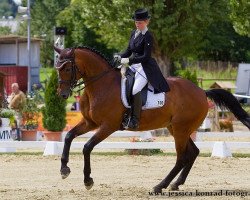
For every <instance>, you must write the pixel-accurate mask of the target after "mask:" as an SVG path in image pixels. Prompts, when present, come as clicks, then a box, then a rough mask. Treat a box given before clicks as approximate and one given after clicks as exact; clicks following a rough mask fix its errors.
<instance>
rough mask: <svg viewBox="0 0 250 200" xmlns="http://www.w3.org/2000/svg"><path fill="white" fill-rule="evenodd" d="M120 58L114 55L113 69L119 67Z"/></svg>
mask: <svg viewBox="0 0 250 200" xmlns="http://www.w3.org/2000/svg"><path fill="white" fill-rule="evenodd" d="M121 59H122V58H121V56H120V55H119V54H115V55H114V58H113V65H114V67H115V68H118V66H119V65H121Z"/></svg>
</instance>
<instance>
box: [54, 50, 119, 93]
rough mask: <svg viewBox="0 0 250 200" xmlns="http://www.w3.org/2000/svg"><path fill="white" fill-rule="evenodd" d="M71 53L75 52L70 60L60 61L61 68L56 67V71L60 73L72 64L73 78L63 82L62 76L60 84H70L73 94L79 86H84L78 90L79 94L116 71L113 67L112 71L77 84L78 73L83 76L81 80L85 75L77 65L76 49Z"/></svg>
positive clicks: (59, 80)
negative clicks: (67, 65)
mask: <svg viewBox="0 0 250 200" xmlns="http://www.w3.org/2000/svg"><path fill="white" fill-rule="evenodd" d="M71 51H73V52H72V53H71V56H69V57H68V58H65V59H59V60H58V61H57V62H58V63H60V66H59V67H56V69H57V70H58V71H60V70H61V69H62V68H63V67H64V65H66V64H68V63H70V64H71V76H70V79H69V80H62V79H61V78H60V76H59V75H58V82H59V84H68V85H69V87H70V91H71V92H72V91H73V89H74V88H75V87H77V86H80V85H82V84H84V87H83V88H81V89H79V90H77V92H79V91H80V90H82V89H84V88H86V87H87V86H88V85H90V84H91V83H92V82H94V81H97V80H98V79H100V78H101V77H103V76H104V75H105V74H107V73H109V72H110V71H112V70H114V69H115V68H114V67H112V68H111V69H109V70H107V71H104V72H102V73H100V74H98V75H96V76H93V77H90V78H89V79H87V80H85V81H84V80H83V81H81V82H80V83H77V82H78V80H77V73H79V74H80V75H81V78H83V77H84V74H83V73H82V72H81V71H80V69H79V68H78V67H77V65H76V63H75V48H72V49H71Z"/></svg>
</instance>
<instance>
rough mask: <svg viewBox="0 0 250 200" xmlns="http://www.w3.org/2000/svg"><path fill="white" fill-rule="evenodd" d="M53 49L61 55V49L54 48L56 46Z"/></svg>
mask: <svg viewBox="0 0 250 200" xmlns="http://www.w3.org/2000/svg"><path fill="white" fill-rule="evenodd" d="M54 49H55V51H56V52H57V53H59V54H60V53H61V52H62V49H60V48H58V47H56V46H54Z"/></svg>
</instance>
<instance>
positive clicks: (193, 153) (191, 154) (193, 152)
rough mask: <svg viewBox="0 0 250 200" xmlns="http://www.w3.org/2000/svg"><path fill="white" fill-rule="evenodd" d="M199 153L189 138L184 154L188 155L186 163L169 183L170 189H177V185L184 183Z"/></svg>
mask: <svg viewBox="0 0 250 200" xmlns="http://www.w3.org/2000/svg"><path fill="white" fill-rule="evenodd" d="M199 153H200V150H199V149H198V148H197V147H196V145H195V144H194V142H193V140H192V139H191V138H190V139H189V142H188V145H187V150H186V154H187V155H188V158H189V160H188V163H187V164H186V165H185V167H184V168H183V170H182V172H181V174H180V176H179V178H178V179H177V180H176V181H175V182H174V183H173V184H172V185H171V189H172V190H178V189H179V185H183V184H184V183H185V181H186V178H187V176H188V174H189V172H190V170H191V168H192V166H193V164H194V161H195V159H196V158H197V156H198V155H199Z"/></svg>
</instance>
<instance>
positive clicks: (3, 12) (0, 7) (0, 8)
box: [0, 0, 15, 17]
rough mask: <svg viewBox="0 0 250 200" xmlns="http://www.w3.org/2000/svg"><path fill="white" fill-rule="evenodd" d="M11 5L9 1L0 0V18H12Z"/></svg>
mask: <svg viewBox="0 0 250 200" xmlns="http://www.w3.org/2000/svg"><path fill="white" fill-rule="evenodd" d="M12 6H13V4H11V2H10V1H9V0H1V2H0V17H2V16H5V17H8V16H14V14H15V13H14V12H13V8H12Z"/></svg>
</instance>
